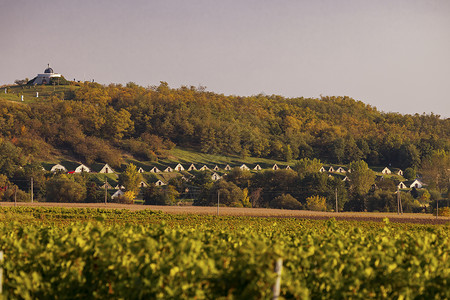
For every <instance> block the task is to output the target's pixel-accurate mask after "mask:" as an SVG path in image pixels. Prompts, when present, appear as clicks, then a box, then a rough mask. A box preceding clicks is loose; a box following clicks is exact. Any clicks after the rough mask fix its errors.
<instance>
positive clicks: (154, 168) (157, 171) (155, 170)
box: [150, 167, 161, 173]
mask: <svg viewBox="0 0 450 300" xmlns="http://www.w3.org/2000/svg"><path fill="white" fill-rule="evenodd" d="M160 172H161V171H160V170H159V169H158V168H157V167H153V168H152V169H151V170H150V173H160Z"/></svg>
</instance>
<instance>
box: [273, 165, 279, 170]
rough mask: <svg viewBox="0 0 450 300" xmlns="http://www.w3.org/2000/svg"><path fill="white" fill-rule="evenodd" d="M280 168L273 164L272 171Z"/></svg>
mask: <svg viewBox="0 0 450 300" xmlns="http://www.w3.org/2000/svg"><path fill="white" fill-rule="evenodd" d="M279 168H280V167H279V166H278V165H277V164H274V165H273V167H272V170H278V169H279Z"/></svg>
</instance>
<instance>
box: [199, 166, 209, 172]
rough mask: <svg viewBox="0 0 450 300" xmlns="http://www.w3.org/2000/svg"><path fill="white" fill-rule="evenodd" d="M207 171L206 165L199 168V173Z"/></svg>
mask: <svg viewBox="0 0 450 300" xmlns="http://www.w3.org/2000/svg"><path fill="white" fill-rule="evenodd" d="M206 170H209V168H208V167H207V166H206V165H203V167H201V168H200V171H206Z"/></svg>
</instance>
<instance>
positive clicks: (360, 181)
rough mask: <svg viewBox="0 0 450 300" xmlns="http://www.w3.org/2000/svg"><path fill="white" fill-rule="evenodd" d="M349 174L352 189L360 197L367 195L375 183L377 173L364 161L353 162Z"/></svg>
mask: <svg viewBox="0 0 450 300" xmlns="http://www.w3.org/2000/svg"><path fill="white" fill-rule="evenodd" d="M349 168H350V170H351V172H349V173H348V175H347V176H348V178H349V179H350V187H351V189H352V191H353V192H355V193H356V194H358V195H365V194H367V192H368V191H369V190H370V188H371V187H372V185H373V184H374V183H375V172H374V171H373V170H371V169H369V166H368V165H367V163H366V162H365V161H363V160H358V161H353V162H351V163H350V165H349Z"/></svg>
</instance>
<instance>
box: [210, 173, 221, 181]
mask: <svg viewBox="0 0 450 300" xmlns="http://www.w3.org/2000/svg"><path fill="white" fill-rule="evenodd" d="M220 178H222V177H220V175H219V174H217V173H213V174H212V176H211V179H212V180H214V181H216V180H219V179H220Z"/></svg>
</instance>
